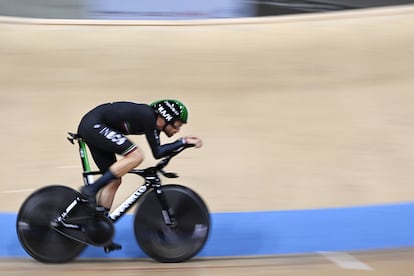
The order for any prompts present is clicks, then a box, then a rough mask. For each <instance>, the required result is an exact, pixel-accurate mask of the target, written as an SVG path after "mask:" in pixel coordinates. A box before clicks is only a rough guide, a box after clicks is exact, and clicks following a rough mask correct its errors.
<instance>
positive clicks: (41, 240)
mask: <svg viewBox="0 0 414 276" xmlns="http://www.w3.org/2000/svg"><path fill="white" fill-rule="evenodd" d="M76 196H78V192H76V191H75V190H73V189H71V188H69V187H66V186H61V185H51V186H46V187H43V188H41V189H39V190H37V191H35V192H33V193H32V194H31V195H30V196H29V197H28V198H27V199H26V200H25V201H24V202H23V204H22V206H21V207H20V210H19V212H18V215H17V220H16V231H17V236H18V239H19V241H20V244H21V245H22V247H23V249H24V250H25V251H26V252H27V253H28V254H29V255H30V256H31V257H33V258H34V259H36V260H37V261H39V262H43V263H66V262H69V261H71V260H73V259H74V258H76V257H77V256H79V254H80V253H81V252H82V251H83V250H84V249H85V247H86V245H85V244H83V243H80V242H78V241H75V240H73V239H70V238H68V237H65V236H63V235H61V234H59V233H58V232H57V231H55V230H53V229H52V228H51V227H50V223H49V222H50V221H51V220H52V219H54V218H56V217H58V216H59V214H61V213H62V212H63V211H64V210H65V209H66V207H67V206H68V205H69V204H70V203H71V202H72V201H73V200H74V199H75V198H76ZM75 212H77V213H78V214H79V212H82V210H81V209H78V210H77V211H75Z"/></svg>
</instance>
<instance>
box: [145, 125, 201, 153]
mask: <svg viewBox="0 0 414 276" xmlns="http://www.w3.org/2000/svg"><path fill="white" fill-rule="evenodd" d="M146 137H147V141H148V144H149V145H150V148H151V151H152V155H153V156H154V158H155V159H160V158H162V157H165V156H168V155H170V154H172V153H173V152H174V151H176V150H178V149H181V148H182V147H192V146H193V145H192V144H187V143H186V142H185V139H183V138H181V139H178V140H177V141H175V142H172V143H169V144H164V145H161V144H160V138H159V133H158V131H157V130H153V131H149V132H147V133H146Z"/></svg>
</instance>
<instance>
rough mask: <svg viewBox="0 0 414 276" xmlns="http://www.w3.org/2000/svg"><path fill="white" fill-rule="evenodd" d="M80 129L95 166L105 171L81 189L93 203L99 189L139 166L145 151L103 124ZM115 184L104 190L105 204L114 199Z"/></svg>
mask: <svg viewBox="0 0 414 276" xmlns="http://www.w3.org/2000/svg"><path fill="white" fill-rule="evenodd" d="M78 132H79V134H80V136H81V137H82V138H83V139H84V140H85V141H86V144H87V145H88V147H89V149H90V152H91V154H92V157H93V159H94V161H95V163H96V165H97V166H98V168H99V169H100V170H101V171H102V172H103V175H102V177H101V178H99V179H98V180H97V181H96V182H95V183H94V184H93V185H89V186H86V187H83V188H82V193H83V194H84V195H86V196H87V198H88V199H89V200H90V201H91V203H92V204H94V203H95V202H94V199H95V196H96V194H97V192H98V191H99V190H101V189H102V188H104V187H105V186H107V185H108V184H109V183H111V182H114V183H115V181H117V182H118V181H119V180H117V179H119V178H121V177H122V176H123V175H125V174H126V173H127V172H128V171H130V170H131V169H133V168H135V167H136V166H138V165H139V164H140V163H141V162H142V160H143V154H142V151H141V150H139V149H138V148H137V146H136V145H135V144H134V143H132V142H131V141H130V140H129V139H128V138H126V137H125V136H124V135H123V134H121V133H119V132H118V131H116V130H113V129H111V128H109V127H108V126H106V125H104V124H97V123H94V124H91V123H88V124H81V125H80V127H79V129H78ZM115 154H119V155H123V156H124V158H122V159H120V160H117V159H116V156H115ZM113 185H114V186H112V187H111V188H112V189H108V190H107V191H105V192H104V197H103V198H102V200H103V201H104V202H105V204H108V203H109V202H110V203H111V202H112V199H111V198H112V197H113V196H114V195H113V193H114V192H116V189H113V188H117V184H113ZM105 197H106V198H105ZM105 207H110V206H105Z"/></svg>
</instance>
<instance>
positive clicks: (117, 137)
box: [99, 127, 127, 146]
mask: <svg viewBox="0 0 414 276" xmlns="http://www.w3.org/2000/svg"><path fill="white" fill-rule="evenodd" d="M99 133H100V134H102V135H103V136H105V138H107V139H108V140H111V141H112V142H114V143H116V144H117V145H118V146H120V145H122V144H123V143H125V141H126V140H127V139H126V138H125V137H123V136H122V135H121V134H119V133H116V132H115V131H112V130H110V129H108V128H107V127H105V128H103V129H102V130H101V131H100V132H99Z"/></svg>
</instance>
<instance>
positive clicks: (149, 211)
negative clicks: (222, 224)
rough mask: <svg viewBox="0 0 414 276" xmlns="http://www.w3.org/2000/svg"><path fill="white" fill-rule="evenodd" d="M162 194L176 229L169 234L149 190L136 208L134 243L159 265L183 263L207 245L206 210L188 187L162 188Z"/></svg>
mask: <svg viewBox="0 0 414 276" xmlns="http://www.w3.org/2000/svg"><path fill="white" fill-rule="evenodd" d="M162 190H163V192H164V193H165V196H166V198H167V201H168V204H169V206H170V207H171V208H172V209H173V210H174V212H175V216H176V218H177V222H178V227H177V228H176V229H174V230H172V231H173V232H169V231H170V230H168V229H170V228H168V226H166V225H165V223H164V219H163V217H162V214H161V207H160V204H159V201H158V199H157V198H156V192H155V190H152V191H150V192H148V193H147V194H145V195H144V197H143V198H142V200H141V201H140V203H139V205H138V206H137V208H136V212H135V219H134V233H135V239H136V240H137V242H138V244H139V246H140V247H141V249H142V250H143V251H144V252H145V253H146V254H147V255H148V256H149V257H151V258H153V259H155V260H157V261H159V262H163V263H178V262H184V261H187V260H189V259H191V258H193V257H194V256H195V255H196V254H198V253H199V252H200V251H201V249H202V248H203V247H204V245H205V243H206V242H207V239H208V236H209V232H210V223H211V222H210V214H209V210H208V207H207V205H206V204H205V202H204V201H203V199H202V198H201V197H200V196H199V195H198V194H197V193H196V192H194V191H193V190H191V189H190V188H188V187H185V186H182V185H177V184H169V185H164V186H162ZM167 240H169V241H167Z"/></svg>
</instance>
